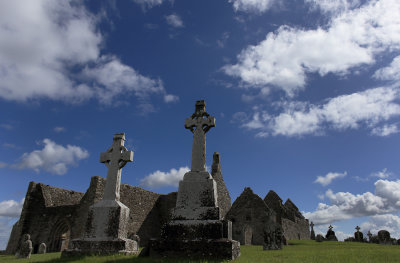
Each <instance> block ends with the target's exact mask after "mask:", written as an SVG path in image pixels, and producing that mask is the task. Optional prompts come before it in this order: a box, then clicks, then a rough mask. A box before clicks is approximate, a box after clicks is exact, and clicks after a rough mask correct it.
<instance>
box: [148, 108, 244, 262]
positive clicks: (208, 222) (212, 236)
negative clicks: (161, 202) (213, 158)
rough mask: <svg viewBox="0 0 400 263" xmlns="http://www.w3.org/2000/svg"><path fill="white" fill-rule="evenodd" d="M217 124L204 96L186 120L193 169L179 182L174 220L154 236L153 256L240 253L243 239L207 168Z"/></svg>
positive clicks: (230, 256)
mask: <svg viewBox="0 0 400 263" xmlns="http://www.w3.org/2000/svg"><path fill="white" fill-rule="evenodd" d="M214 126H215V118H214V117H212V116H210V115H209V114H208V113H207V112H206V105H205V102H204V101H203V100H200V101H197V102H196V106H195V112H194V113H193V114H192V116H191V117H190V118H187V119H186V120H185V128H186V129H189V130H190V131H191V132H192V133H193V146H192V163H191V170H190V171H189V172H187V173H186V174H185V175H184V177H183V180H182V181H180V182H179V190H178V195H177V201H176V207H175V208H174V209H173V211H172V220H171V221H170V222H169V223H168V224H166V225H165V226H164V227H163V229H162V233H161V238H160V239H151V240H150V242H149V254H150V256H152V257H158V256H162V257H185V258H187V257H190V258H209V259H228V260H232V259H235V258H237V257H239V256H240V243H239V242H238V241H235V240H232V223H231V222H230V221H228V220H221V213H220V210H219V207H218V201H217V200H218V196H217V186H216V182H215V181H214V179H213V178H212V177H211V175H210V174H209V173H208V172H207V171H206V133H207V132H208V131H209V130H210V129H211V128H212V127H214Z"/></svg>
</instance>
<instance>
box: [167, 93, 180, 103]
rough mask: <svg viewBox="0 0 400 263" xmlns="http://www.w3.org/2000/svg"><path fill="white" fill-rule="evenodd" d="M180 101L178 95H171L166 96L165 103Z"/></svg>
mask: <svg viewBox="0 0 400 263" xmlns="http://www.w3.org/2000/svg"><path fill="white" fill-rule="evenodd" d="M178 100H179V97H178V96H176V95H171V94H166V95H164V102H165V103H171V102H177V101H178Z"/></svg>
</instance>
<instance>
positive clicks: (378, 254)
mask: <svg viewBox="0 0 400 263" xmlns="http://www.w3.org/2000/svg"><path fill="white" fill-rule="evenodd" d="M240 250H241V254H242V255H241V257H240V258H239V259H237V260H235V261H233V262H235V263H244V262H248V263H258V262H261V263H262V262H265V263H278V262H279V263H301V262H303V263H325V262H326V263H380V262H382V263H383V262H384V263H389V262H393V263H399V262H400V246H381V245H377V244H363V243H355V242H354V243H353V242H346V243H345V242H322V243H317V242H315V241H291V242H290V245H289V246H286V247H284V249H283V250H280V251H263V250H262V247H261V246H241V248H240ZM0 262H16V263H17V262H55V263H60V262H76V263H81V262H84V263H94V262H96V263H111V262H117V263H128V262H130V263H152V262H166V263H168V262H171V263H172V262H204V263H206V262H227V261H202V260H197V261H194V260H184V259H182V260H176V259H151V258H138V257H136V256H129V257H127V256H107V257H85V258H70V259H60V253H49V254H45V255H32V257H31V259H29V260H27V259H16V258H15V257H13V256H4V255H0Z"/></svg>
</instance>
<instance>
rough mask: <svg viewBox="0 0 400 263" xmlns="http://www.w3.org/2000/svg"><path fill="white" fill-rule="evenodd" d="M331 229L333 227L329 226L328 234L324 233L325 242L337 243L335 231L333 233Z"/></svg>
mask: <svg viewBox="0 0 400 263" xmlns="http://www.w3.org/2000/svg"><path fill="white" fill-rule="evenodd" d="M332 228H333V226H332V225H330V226H329V230H328V232H326V235H325V238H326V241H338V239H337V237H336V235H335V231H333V230H332Z"/></svg>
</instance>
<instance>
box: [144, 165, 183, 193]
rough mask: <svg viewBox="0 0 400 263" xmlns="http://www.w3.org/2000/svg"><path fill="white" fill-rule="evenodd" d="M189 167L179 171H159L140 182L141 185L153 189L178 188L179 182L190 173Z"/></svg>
mask: <svg viewBox="0 0 400 263" xmlns="http://www.w3.org/2000/svg"><path fill="white" fill-rule="evenodd" d="M189 171H190V169H189V167H187V166H185V167H181V168H179V169H178V170H176V169H171V170H170V171H169V172H161V171H159V170H157V171H155V172H154V173H151V174H149V175H148V176H146V177H145V178H143V179H141V180H140V184H141V185H143V186H148V187H152V188H159V187H163V186H178V184H179V181H180V180H182V179H183V176H184V175H185V173H187V172H189Z"/></svg>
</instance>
